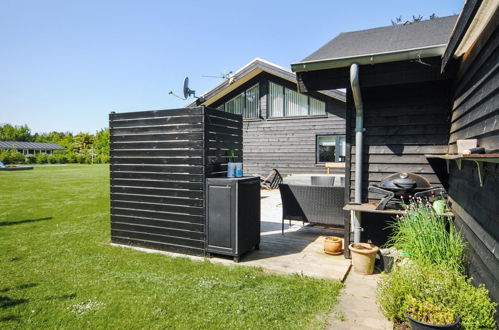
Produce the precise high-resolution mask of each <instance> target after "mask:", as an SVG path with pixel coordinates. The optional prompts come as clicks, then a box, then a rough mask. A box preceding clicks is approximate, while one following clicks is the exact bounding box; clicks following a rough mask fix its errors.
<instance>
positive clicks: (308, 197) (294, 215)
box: [279, 184, 345, 234]
mask: <svg viewBox="0 0 499 330" xmlns="http://www.w3.org/2000/svg"><path fill="white" fill-rule="evenodd" d="M279 190H280V192H281V200H282V233H283V234H284V220H285V219H288V220H289V221H290V223H291V220H300V221H302V222H310V223H317V224H326V225H334V226H340V227H344V220H343V212H344V211H343V205H344V201H345V197H344V196H345V187H331V186H313V185H290V184H280V185H279Z"/></svg>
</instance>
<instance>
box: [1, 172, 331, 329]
mask: <svg viewBox="0 0 499 330" xmlns="http://www.w3.org/2000/svg"><path fill="white" fill-rule="evenodd" d="M0 251H1V252H0V328H22V329H25V328H71V329H77V328H91V329H95V328H121V329H129V328H148V329H156V328H180V329H215V328H232V329H268V328H274V329H277V328H280V329H303V328H321V327H322V326H324V322H325V319H326V314H327V312H328V311H329V310H330V308H331V306H332V304H333V303H334V301H335V300H336V297H337V295H338V292H339V290H340V287H341V284H340V283H339V282H333V281H325V280H315V279H310V278H306V277H301V276H279V275H269V274H264V273H263V272H262V271H261V270H259V269H256V268H250V267H225V266H220V265H212V264H210V263H209V262H194V261H190V260H188V259H184V258H170V257H167V256H164V255H158V254H147V253H143V252H138V251H134V250H131V249H125V248H119V247H113V246H111V245H110V244H109V171H108V166H107V165H93V166H89V165H81V166H64V167H62V166H61V167H37V168H35V169H34V170H32V171H19V172H0Z"/></svg>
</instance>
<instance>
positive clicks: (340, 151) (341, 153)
mask: <svg viewBox="0 0 499 330" xmlns="http://www.w3.org/2000/svg"><path fill="white" fill-rule="evenodd" d="M316 153H317V156H316V158H317V159H316V163H317V164H323V163H329V162H331V163H332V162H344V161H345V135H317V141H316Z"/></svg>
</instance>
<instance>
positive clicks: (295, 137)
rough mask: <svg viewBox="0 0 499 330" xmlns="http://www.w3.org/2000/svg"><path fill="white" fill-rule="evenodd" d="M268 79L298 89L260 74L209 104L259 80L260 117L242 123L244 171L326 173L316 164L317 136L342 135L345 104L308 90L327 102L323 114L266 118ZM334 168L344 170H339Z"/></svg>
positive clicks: (242, 89)
mask: <svg viewBox="0 0 499 330" xmlns="http://www.w3.org/2000/svg"><path fill="white" fill-rule="evenodd" d="M269 80H270V81H273V82H275V83H278V84H281V85H283V86H285V87H287V88H291V89H293V90H296V89H297V88H296V83H294V82H290V81H287V80H284V79H281V78H278V77H275V76H272V75H270V74H267V73H262V74H260V75H258V76H257V77H255V78H253V79H251V80H250V81H248V82H247V83H245V84H244V85H243V86H241V87H239V88H238V89H236V90H234V91H233V92H231V93H229V94H227V95H226V96H224V97H223V98H221V99H220V100H218V101H217V102H216V103H213V104H212V106H213V107H217V106H219V105H220V104H222V103H224V102H226V101H227V100H230V99H231V98H232V97H234V96H235V95H237V94H239V93H241V92H242V91H244V90H245V89H247V88H249V87H250V86H253V85H254V84H256V83H259V86H260V118H259V119H248V120H244V123H243V147H244V171H245V174H248V175H259V176H266V175H267V174H268V173H269V172H270V170H271V169H272V168H277V169H278V170H279V171H280V172H281V174H283V175H290V174H299V173H325V168H324V165H317V164H316V145H315V144H316V136H317V135H326V134H345V103H344V102H341V101H338V100H336V99H333V98H331V97H327V96H325V95H324V94H321V93H309V95H310V96H312V97H315V98H317V99H319V100H322V101H324V102H326V112H327V113H326V115H324V116H316V117H300V118H282V119H281V118H268V111H267V110H268V107H267V94H268V84H269ZM335 171H337V172H339V173H344V170H342V169H335Z"/></svg>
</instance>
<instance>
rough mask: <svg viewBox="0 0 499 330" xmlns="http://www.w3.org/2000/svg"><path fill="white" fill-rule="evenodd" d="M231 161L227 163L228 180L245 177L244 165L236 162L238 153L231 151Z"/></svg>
mask: <svg viewBox="0 0 499 330" xmlns="http://www.w3.org/2000/svg"><path fill="white" fill-rule="evenodd" d="M230 158H231V160H230V161H229V162H228V163H227V177H228V178H234V177H236V178H239V177H242V176H243V163H241V162H236V152H235V151H234V150H230Z"/></svg>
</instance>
